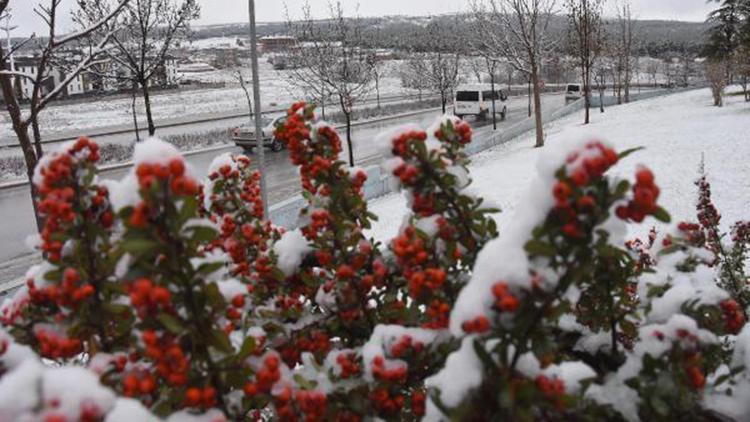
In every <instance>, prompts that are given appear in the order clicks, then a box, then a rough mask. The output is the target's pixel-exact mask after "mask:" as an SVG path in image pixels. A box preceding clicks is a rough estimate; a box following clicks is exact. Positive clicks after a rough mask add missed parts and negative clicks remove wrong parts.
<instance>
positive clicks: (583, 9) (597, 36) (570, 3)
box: [566, 0, 604, 124]
mask: <svg viewBox="0 0 750 422" xmlns="http://www.w3.org/2000/svg"><path fill="white" fill-rule="evenodd" d="M603 1H604V0H566V6H567V8H568V19H569V29H570V35H571V38H572V39H571V41H572V43H571V44H572V46H573V55H574V56H575V57H576V59H577V60H578V66H579V68H580V72H581V82H582V83H583V101H584V110H585V117H584V124H589V122H590V121H591V112H590V109H591V71H592V69H593V67H594V62H595V61H596V58H597V56H598V55H599V53H600V48H601V44H602V18H601V16H602V4H603Z"/></svg>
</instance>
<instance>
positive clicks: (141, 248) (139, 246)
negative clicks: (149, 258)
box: [121, 239, 159, 255]
mask: <svg viewBox="0 0 750 422" xmlns="http://www.w3.org/2000/svg"><path fill="white" fill-rule="evenodd" d="M121 248H122V250H123V251H124V252H127V253H130V254H133V255H140V254H145V253H148V252H152V251H154V250H156V249H157V248H159V244H158V243H157V242H154V241H153V240H149V239H127V240H125V241H124V242H122V246H121Z"/></svg>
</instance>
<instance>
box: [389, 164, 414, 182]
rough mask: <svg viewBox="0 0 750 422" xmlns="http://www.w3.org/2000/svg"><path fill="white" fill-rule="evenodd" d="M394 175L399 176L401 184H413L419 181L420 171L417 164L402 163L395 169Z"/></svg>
mask: <svg viewBox="0 0 750 422" xmlns="http://www.w3.org/2000/svg"><path fill="white" fill-rule="evenodd" d="M393 175H394V176H396V177H398V179H399V180H400V181H401V184H403V185H406V186H411V185H414V184H415V183H416V182H417V180H418V178H419V175H420V171H419V168H418V167H417V166H415V165H412V164H406V163H401V164H400V165H399V166H398V167H396V169H395V170H393Z"/></svg>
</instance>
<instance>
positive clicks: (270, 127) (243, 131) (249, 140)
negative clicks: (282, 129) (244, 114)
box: [229, 115, 286, 153]
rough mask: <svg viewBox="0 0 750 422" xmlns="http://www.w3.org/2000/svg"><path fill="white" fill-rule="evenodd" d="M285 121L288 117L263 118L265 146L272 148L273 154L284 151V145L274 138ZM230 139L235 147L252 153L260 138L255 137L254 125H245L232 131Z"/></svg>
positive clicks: (230, 131)
mask: <svg viewBox="0 0 750 422" xmlns="http://www.w3.org/2000/svg"><path fill="white" fill-rule="evenodd" d="M284 120H286V115H281V116H276V117H267V116H263V117H261V126H262V127H263V133H262V139H263V146H264V147H266V148H271V151H273V152H279V151H281V150H282V149H284V144H283V143H282V142H281V141H280V140H278V139H276V137H275V136H274V132H275V131H276V126H278V125H279V124H281V123H283V122H284ZM229 137H230V138H231V139H232V140H233V141H234V144H235V145H237V146H238V147H240V148H242V149H244V150H245V151H247V152H250V153H252V152H253V149H254V148H256V147H257V146H258V140H257V139H258V137H257V136H255V125H254V124H252V125H250V124H245V125H242V126H240V127H236V128H233V129H230V130H229Z"/></svg>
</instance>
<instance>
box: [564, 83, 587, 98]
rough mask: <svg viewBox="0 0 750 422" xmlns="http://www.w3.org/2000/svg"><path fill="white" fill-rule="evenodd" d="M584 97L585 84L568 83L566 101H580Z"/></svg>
mask: <svg viewBox="0 0 750 422" xmlns="http://www.w3.org/2000/svg"><path fill="white" fill-rule="evenodd" d="M581 98H583V86H581V84H568V86H567V87H566V88H565V101H566V102H567V101H578V100H580V99H581Z"/></svg>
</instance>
